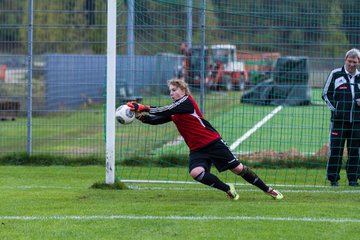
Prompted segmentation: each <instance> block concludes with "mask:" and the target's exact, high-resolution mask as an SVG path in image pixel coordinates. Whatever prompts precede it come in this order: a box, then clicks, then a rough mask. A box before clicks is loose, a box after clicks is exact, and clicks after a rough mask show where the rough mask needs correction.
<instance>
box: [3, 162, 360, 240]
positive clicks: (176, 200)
mask: <svg viewBox="0 0 360 240" xmlns="http://www.w3.org/2000/svg"><path fill="white" fill-rule="evenodd" d="M257 171H259V172H260V174H262V175H264V172H263V171H262V170H261V169H257ZM104 176H105V168H104V167H103V166H87V167H61V166H51V167H25V166H16V167H15V166H0V182H1V185H0V192H1V204H0V213H1V214H0V236H1V239H11V240H13V239H337V240H339V239H346V240H348V239H357V238H358V234H359V227H360V217H359V204H360V197H359V196H360V191H359V190H360V189H358V188H350V187H344V186H341V187H338V188H329V187H321V188H320V187H319V188H314V187H312V188H308V187H301V186H297V187H289V186H287V187H285V186H284V187H282V186H277V187H278V188H279V189H280V190H281V191H282V192H283V194H284V195H285V198H284V199H283V200H282V201H274V200H272V199H271V198H270V197H268V196H266V195H265V194H263V193H262V192H260V191H259V190H258V189H256V188H255V187H253V186H249V185H244V183H243V182H242V184H241V185H238V186H237V188H238V190H239V192H240V196H241V198H240V200H239V201H236V202H235V201H231V200H229V199H227V198H226V197H225V195H224V193H222V192H220V191H216V190H213V189H211V188H209V187H206V186H202V185H200V184H190V185H181V184H180V185H173V184H156V185H155V184H152V185H144V184H138V185H135V184H133V183H127V185H128V186H129V187H131V189H129V190H100V189H93V188H90V187H91V185H92V184H93V183H95V182H98V181H104ZM268 180H270V179H268Z"/></svg>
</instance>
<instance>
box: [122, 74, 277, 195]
mask: <svg viewBox="0 0 360 240" xmlns="http://www.w3.org/2000/svg"><path fill="white" fill-rule="evenodd" d="M168 86H169V91H170V97H171V98H172V100H173V102H172V103H171V104H169V105H166V106H161V107H155V106H144V105H141V104H139V103H137V102H128V103H127V105H128V106H129V107H130V109H131V110H133V111H136V112H137V115H138V117H137V118H138V119H139V120H140V121H142V122H143V123H146V124H151V125H157V124H164V123H167V122H173V123H174V124H175V126H176V127H177V129H178V131H179V133H180V135H181V136H182V137H183V138H184V141H185V143H186V144H187V145H188V147H189V149H190V155H189V158H190V160H189V173H190V175H191V177H193V179H194V180H196V181H198V182H200V183H202V184H205V185H208V186H210V187H213V188H216V189H218V190H221V191H224V192H225V193H226V194H227V196H228V197H229V198H230V199H233V200H238V199H239V194H238V193H237V192H236V190H235V186H234V184H226V183H224V182H222V181H221V180H220V179H219V178H218V177H217V176H216V175H214V174H212V173H211V172H210V168H211V166H212V165H214V166H215V167H216V169H217V170H218V171H219V172H223V171H226V170H231V171H232V172H233V173H234V174H237V175H239V176H241V177H242V178H243V179H245V180H246V181H247V182H249V183H251V184H252V185H254V186H256V187H258V188H260V189H261V190H262V191H264V193H266V194H268V195H270V196H271V197H272V198H273V199H275V200H280V199H282V198H283V195H282V194H281V193H280V192H279V191H278V190H275V189H273V188H271V187H269V186H267V185H266V184H265V183H264V182H263V181H262V180H261V178H260V177H258V176H257V175H256V174H255V173H254V172H253V171H252V170H251V169H250V168H249V167H247V166H246V165H244V164H242V163H241V162H240V161H239V160H238V159H237V158H236V156H235V155H234V154H233V153H232V152H231V151H230V149H229V147H228V146H227V145H226V143H225V142H224V140H222V138H221V136H220V134H219V133H218V132H217V131H216V129H215V128H214V127H213V126H211V124H210V123H209V122H208V121H207V120H205V119H204V117H203V115H202V113H201V111H200V109H199V107H198V105H197V104H196V102H195V100H194V98H193V97H192V96H191V93H190V90H189V87H188V85H187V83H186V82H185V81H184V80H183V79H171V80H169V81H168ZM143 112H144V114H142V113H143Z"/></svg>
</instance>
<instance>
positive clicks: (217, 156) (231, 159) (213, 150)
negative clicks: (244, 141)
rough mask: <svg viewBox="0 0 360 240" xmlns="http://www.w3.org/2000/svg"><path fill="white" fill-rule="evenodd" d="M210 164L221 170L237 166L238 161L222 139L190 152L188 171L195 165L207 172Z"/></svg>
mask: <svg viewBox="0 0 360 240" xmlns="http://www.w3.org/2000/svg"><path fill="white" fill-rule="evenodd" d="M212 164H214V165H215V167H216V169H217V170H218V171H219V172H223V171H225V170H228V169H233V168H235V167H237V166H238V165H239V164H240V161H239V160H238V159H237V158H236V156H235V155H234V154H233V153H232V152H231V151H230V149H229V147H228V146H227V145H226V143H225V141H223V140H222V139H219V140H217V141H215V142H212V143H210V144H209V145H207V146H205V147H202V148H200V149H196V150H193V151H191V152H190V161H189V172H191V170H192V169H194V168H196V167H203V168H205V171H207V172H209V171H210V168H211V165H212Z"/></svg>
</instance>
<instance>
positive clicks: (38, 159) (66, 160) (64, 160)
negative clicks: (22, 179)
mask: <svg viewBox="0 0 360 240" xmlns="http://www.w3.org/2000/svg"><path fill="white" fill-rule="evenodd" d="M104 162H105V160H104V159H101V158H99V157H95V156H87V157H68V156H54V155H50V154H48V155H29V154H27V153H21V152H19V153H13V154H8V155H4V156H0V165H34V166H50V165H64V166H83V165H104Z"/></svg>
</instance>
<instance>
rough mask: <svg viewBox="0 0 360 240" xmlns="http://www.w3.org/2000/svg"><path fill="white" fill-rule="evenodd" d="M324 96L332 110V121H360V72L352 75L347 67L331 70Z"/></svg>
mask: <svg viewBox="0 0 360 240" xmlns="http://www.w3.org/2000/svg"><path fill="white" fill-rule="evenodd" d="M322 98H323V100H324V101H325V103H326V104H327V106H328V107H329V109H330V110H331V121H348V122H353V121H360V107H359V106H358V105H357V104H356V102H357V101H360V74H359V72H358V71H356V74H355V75H354V76H350V75H349V73H348V72H347V71H346V70H345V67H342V68H337V69H334V70H333V71H331V73H330V74H329V77H328V78H327V80H326V82H325V85H324V88H323V93H322Z"/></svg>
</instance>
